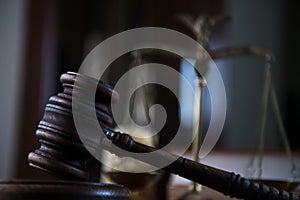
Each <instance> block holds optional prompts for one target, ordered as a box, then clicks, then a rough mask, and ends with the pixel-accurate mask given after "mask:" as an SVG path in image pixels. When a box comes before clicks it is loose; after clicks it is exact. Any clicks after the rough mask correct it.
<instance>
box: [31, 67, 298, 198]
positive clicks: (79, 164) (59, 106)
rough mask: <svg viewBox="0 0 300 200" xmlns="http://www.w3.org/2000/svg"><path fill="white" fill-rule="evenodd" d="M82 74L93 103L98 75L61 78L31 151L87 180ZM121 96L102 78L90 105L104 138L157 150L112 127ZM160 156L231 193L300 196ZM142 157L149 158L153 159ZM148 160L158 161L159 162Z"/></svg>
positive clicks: (38, 161)
mask: <svg viewBox="0 0 300 200" xmlns="http://www.w3.org/2000/svg"><path fill="white" fill-rule="evenodd" d="M76 76H77V77H79V76H80V77H81V78H80V80H82V81H83V83H82V84H80V86H81V85H82V88H76V91H79V92H80V95H82V101H81V103H82V105H83V106H84V105H85V104H89V103H88V102H86V101H85V98H84V97H85V96H84V95H85V92H84V90H85V89H86V88H88V87H85V86H88V85H89V84H91V83H93V82H94V81H95V80H94V79H92V78H89V77H84V76H83V75H80V74H76V73H72V72H68V73H66V74H63V75H62V76H61V79H60V80H61V83H62V85H63V87H64V91H63V92H62V93H59V94H58V95H56V96H53V97H51V98H50V99H49V103H48V104H47V105H46V109H45V114H44V117H43V119H42V120H41V121H40V123H39V125H38V128H37V131H36V137H37V138H38V139H39V142H40V143H41V146H40V148H39V149H37V150H35V151H34V152H32V153H30V154H29V155H28V160H29V164H30V165H31V166H34V167H36V168H39V169H41V170H44V171H46V172H49V173H51V174H54V175H56V176H58V177H61V178H63V179H69V180H86V179H87V178H89V173H88V171H87V169H86V166H85V164H86V162H87V161H88V160H90V159H94V158H93V157H92V156H91V155H90V154H89V152H88V151H87V150H86V148H85V147H84V146H83V144H82V142H81V140H80V138H79V136H78V134H77V131H76V128H75V125H74V120H73V115H72V92H74V87H75V85H74V82H75V80H76ZM117 99H118V94H117V93H116V92H115V91H114V90H113V89H112V87H110V86H109V85H107V84H105V83H103V82H99V83H98V87H97V89H96V96H95V108H91V106H88V105H87V106H86V108H87V109H93V110H96V115H97V119H98V122H99V124H100V126H101V127H102V128H103V129H104V133H105V134H103V137H105V136H106V137H107V138H108V139H109V140H110V141H111V142H112V143H114V144H115V145H116V146H118V147H120V148H122V149H123V150H127V151H131V152H135V153H146V152H154V151H155V150H156V149H154V148H153V147H149V146H146V145H143V144H140V143H137V142H135V141H134V140H132V138H131V137H130V136H129V135H127V134H123V133H119V132H115V131H111V130H110V128H111V127H114V125H115V124H114V120H113V117H112V114H111V110H110V102H111V101H114V100H117ZM83 117H85V116H83ZM87 117H88V116H87ZM87 120H89V119H87ZM104 135H105V136H104ZM113 153H115V152H113ZM156 156H157V158H159V159H164V160H165V159H170V160H175V159H174V157H176V158H177V159H176V160H175V161H174V162H172V163H171V164H169V165H168V166H166V167H164V170H166V171H168V172H170V173H173V174H178V175H179V176H182V177H184V178H187V179H189V180H191V181H194V182H197V183H200V184H202V185H204V186H207V187H209V188H211V189H214V190H216V191H218V192H221V193H223V194H224V195H226V196H230V197H235V198H238V199H245V200H264V199H266V200H267V199H268V200H300V197H299V196H297V195H295V194H292V193H289V192H286V191H284V190H279V189H277V188H274V187H270V186H267V185H263V184H260V183H257V182H253V181H250V180H248V179H245V178H243V177H241V176H240V175H236V174H234V173H230V172H226V171H222V170H219V169H216V168H213V167H210V166H206V165H203V164H200V163H197V162H194V161H191V160H188V159H186V158H183V157H178V156H176V155H173V154H170V153H168V152H163V153H161V152H160V153H158V154H156ZM142 161H144V162H149V161H147V160H142ZM148 164H152V165H155V163H148Z"/></svg>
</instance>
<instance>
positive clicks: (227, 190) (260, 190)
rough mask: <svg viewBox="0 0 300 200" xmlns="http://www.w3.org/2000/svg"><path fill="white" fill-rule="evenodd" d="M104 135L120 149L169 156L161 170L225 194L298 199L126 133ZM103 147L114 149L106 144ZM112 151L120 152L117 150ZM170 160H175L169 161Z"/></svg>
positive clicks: (249, 198) (258, 198) (299, 199)
mask: <svg viewBox="0 0 300 200" xmlns="http://www.w3.org/2000/svg"><path fill="white" fill-rule="evenodd" d="M105 135H106V136H107V138H108V139H109V140H110V141H111V142H112V143H113V144H115V145H116V146H118V147H120V148H122V149H123V150H126V151H130V152H134V153H148V152H152V153H154V154H155V156H157V157H156V159H155V160H157V159H162V160H170V163H171V164H169V165H168V166H166V167H164V170H166V171H168V172H170V173H172V174H176V175H179V176H181V177H183V178H186V179H189V180H191V181H194V182H197V183H199V184H201V185H204V186H206V187H209V188H211V189H214V190H216V191H218V192H221V193H223V194H224V195H225V196H230V197H231V198H238V199H245V200H264V199H266V200H300V197H299V196H297V195H295V194H293V193H289V192H287V191H284V190H279V189H277V188H274V187H271V186H267V185H264V184H260V183H257V182H254V181H251V180H248V179H246V178H243V177H241V176H240V175H238V174H235V173H232V172H226V171H223V170H219V169H216V168H213V167H210V166H207V165H203V164H201V163H197V162H195V161H192V160H189V159H186V158H183V157H179V156H176V155H174V154H171V153H169V152H167V151H162V150H160V151H157V149H155V148H153V147H150V146H146V145H144V144H141V143H138V142H136V141H134V140H133V139H132V138H131V137H130V136H129V135H128V134H124V133H119V132H114V131H110V130H106V131H105ZM106 149H107V150H109V151H110V150H111V151H113V150H112V149H110V147H109V146H107V147H106ZM112 153H115V154H117V155H119V156H122V155H120V152H112ZM137 159H140V160H141V161H143V162H146V163H148V164H150V165H153V166H156V167H159V166H157V163H156V162H154V161H153V160H151V159H145V158H143V157H142V156H141V157H138V158H137ZM172 160H175V161H174V162H171V161H172Z"/></svg>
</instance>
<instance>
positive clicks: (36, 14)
mask: <svg viewBox="0 0 300 200" xmlns="http://www.w3.org/2000/svg"><path fill="white" fill-rule="evenodd" d="M12 2H13V3H11V2H10V1H1V4H0V6H1V7H2V8H3V10H5V8H14V7H13V6H15V7H18V9H19V10H13V11H16V12H22V13H23V15H22V16H20V18H21V21H22V23H21V24H20V26H21V27H22V29H21V32H20V33H19V35H20V36H19V37H21V39H20V43H22V45H21V46H20V48H19V49H18V51H20V53H19V54H20V55H19V57H20V59H21V61H20V62H19V64H18V65H19V66H20V67H19V68H18V69H19V70H18V72H15V73H16V74H17V75H16V76H12V77H13V78H14V79H16V81H17V82H18V84H17V86H16V88H17V89H16V91H18V92H17V93H14V94H15V95H16V96H15V98H14V96H13V95H14V94H11V95H12V99H13V102H15V105H16V106H13V105H12V106H13V107H14V110H13V111H10V110H9V107H6V106H5V102H6V101H3V103H2V102H1V103H2V104H4V105H3V109H5V107H6V108H7V109H6V110H5V111H6V112H8V113H9V112H14V113H16V114H14V115H13V116H11V121H12V122H10V123H11V124H12V125H11V127H13V128H12V129H5V127H4V128H3V126H4V125H5V118H6V116H8V115H7V114H5V112H2V111H1V112H2V113H1V116H0V117H1V118H0V120H1V121H3V126H2V124H1V126H2V127H0V128H2V129H1V130H0V131H1V135H0V136H1V138H0V143H1V142H3V143H6V142H5V141H8V143H6V146H7V148H4V146H5V145H4V146H3V149H1V151H2V152H3V153H2V154H0V155H1V156H2V155H3V161H4V162H5V163H6V164H5V167H3V169H2V170H1V171H0V172H1V173H0V178H1V177H17V178H38V177H41V176H45V175H42V174H40V173H39V172H36V171H35V170H34V169H31V168H29V167H27V161H26V158H27V154H28V152H30V151H32V150H33V149H35V147H37V146H38V144H37V141H36V139H35V138H34V132H35V129H36V126H37V123H38V121H39V120H40V119H41V117H42V115H43V109H44V106H45V104H46V103H47V99H48V98H49V96H51V95H53V94H55V93H57V92H59V91H60V90H61V86H60V85H59V76H60V75H61V74H62V73H64V72H66V71H77V70H78V68H79V66H80V64H81V63H82V61H83V59H84V58H85V56H86V55H87V54H88V52H89V51H90V50H92V49H93V48H94V47H95V46H96V45H97V44H99V43H100V42H101V41H103V40H104V39H106V38H108V37H110V36H112V35H114V34H116V33H119V32H122V31H124V30H128V29H132V28H137V27H144V26H158V27H165V28H170V29H174V30H178V31H180V32H182V33H185V34H187V35H189V36H190V37H193V38H195V36H194V35H193V33H192V32H191V31H190V30H188V29H187V28H186V27H185V26H183V25H182V23H180V22H179V21H178V20H176V19H175V17H174V16H175V14H178V13H183V12H184V13H189V14H191V15H192V16H194V17H196V16H198V15H207V16H217V15H220V14H227V15H229V16H230V17H231V20H230V21H229V22H227V23H225V24H223V25H221V26H220V27H219V28H218V29H216V30H215V31H214V32H213V33H212V35H211V47H212V48H218V47H221V46H231V45H239V44H240V45H250V44H251V45H256V46H259V47H261V48H263V49H268V50H270V51H272V52H274V54H275V56H276V63H275V64H274V67H273V68H272V69H274V70H273V71H272V72H274V82H275V86H276V89H277V90H278V97H279V103H280V108H281V109H282V112H283V117H284V123H285V126H286V129H287V132H288V137H289V140H290V144H291V146H292V147H293V149H295V150H297V149H298V148H299V147H300V140H299V139H298V138H299V137H298V127H297V126H298V123H299V113H300V106H299V104H298V102H299V100H300V90H299V88H298V85H299V81H298V80H299V79H298V74H299V72H300V67H299V66H298V65H299V64H298V47H299V45H300V44H299V38H298V37H299V35H300V34H299V27H298V26H297V24H298V19H297V18H296V13H297V12H298V9H297V7H296V6H295V4H294V3H293V2H292V1H279V0H278V1H265V2H263V3H262V2H261V1H255V2H254V1H245V2H243V3H241V2H238V1H226V0H212V1H196V0H192V1H179V0H176V1H174V0H173V1H159V0H153V1H139V0H132V1H110V0H101V1H98V0H88V1H84V0H82V1H79V0H75V1H71V0H63V1H58V0H53V1H47V0H40V1H34V0H27V1H23V2H22V3H20V2H19V1H16V2H14V1H12ZM11 5H12V6H11ZM2 14H3V13H2ZM4 14H5V13H4ZM4 14H3V15H4ZM7 15H8V16H9V13H8V14H7ZM12 15H13V13H12ZM9 20H10V18H9V17H7V16H3V17H2V21H3V22H6V21H9ZM2 21H1V22H2ZM11 23H14V21H12V22H11ZM4 24H5V25H7V23H4ZM8 24H9V23H8ZM0 28H1V29H2V30H1V32H4V31H5V29H6V26H1V27H0ZM8 30H9V29H8ZM9 34H10V33H8V35H9ZM3 35H4V34H3ZM0 37H1V35H0ZM12 37H13V36H12ZM3 38H4V37H3ZM4 40H5V38H4V39H3V41H4ZM1 41H2V40H1ZM1 52H2V51H1ZM3 52H4V51H3ZM2 56H3V55H2ZM1 58H2V57H1ZM145 60H147V61H156V62H160V63H164V64H167V65H170V66H173V67H174V68H175V69H179V58H177V57H175V56H173V55H161V54H159V53H157V54H154V55H150V56H148V57H147V56H146V58H145ZM253 60H254V61H252V60H251V58H241V59H239V58H238V59H233V60H229V61H228V60H227V61H224V63H223V64H224V66H225V67H221V69H220V71H221V72H222V73H223V74H224V76H226V77H224V82H225V86H226V91H227V95H228V111H227V112H228V113H227V115H228V118H227V120H226V124H225V127H224V133H222V136H221V138H220V140H219V142H218V147H222V148H229V149H240V148H246V149H248V148H255V147H256V145H257V137H255V134H256V133H255V132H256V131H257V118H258V117H257V116H259V115H256V113H257V112H259V106H258V105H259V97H260V95H261V90H260V88H259V87H261V84H260V83H262V75H261V74H262V70H261V69H259V70H261V71H259V70H258V71H259V72H258V73H257V71H256V68H252V66H250V67H248V65H261V66H263V64H264V63H263V62H261V61H258V60H255V59H253ZM130 61H131V60H130V59H129V58H126V57H124V58H121V59H119V60H118V61H116V62H115V63H114V64H113V66H112V70H111V71H110V72H109V76H111V81H112V82H114V79H115V78H116V77H118V76H120V74H122V72H123V71H124V70H127V69H128V68H129V63H130ZM120 65H121V66H122V68H121V69H120V67H119V69H117V68H118V66H120ZM240 65H244V66H243V67H240V68H239V67H237V66H240ZM114 66H115V67H114ZM226 66H227V68H226ZM6 67H7V66H5V63H2V64H1V70H2V69H3V73H2V75H3V74H4V73H5V72H7V70H6ZM257 74H260V75H257ZM3 77H4V76H3ZM1 78H2V76H1ZM2 80H6V79H2ZM10 81H12V82H14V80H10ZM253 83H254V84H253ZM1 84H2V85H3V86H2V87H1V89H2V88H3V91H2V90H1V93H2V94H1V95H3V96H4V97H5V96H6V91H7V90H9V86H4V85H5V84H6V82H4V81H3V82H1ZM1 97H2V96H1ZM2 99H4V100H5V98H2ZM156 101H157V102H158V103H161V104H163V105H165V106H166V110H167V112H168V122H167V124H166V126H165V127H164V130H168V131H169V132H170V133H172V132H175V131H176V128H177V125H178V117H177V116H178V106H177V101H176V100H175V99H174V98H173V97H172V95H171V94H169V93H168V92H166V91H165V89H163V88H157V96H156ZM1 109H2V107H1ZM268 116H269V118H270V119H269V118H268V124H269V125H268V128H267V131H268V134H267V139H266V142H267V145H266V147H267V148H271V149H274V148H279V149H282V142H281V139H280V137H279V133H278V131H277V127H276V124H275V121H274V119H273V118H274V117H273V114H272V112H271V111H270V110H269V111H268ZM9 131H12V132H13V134H14V137H13V138H14V139H6V138H7V137H9V134H10V133H8V132H9ZM167 140H168V139H167V138H162V139H161V144H164V143H165V142H166V141H167ZM1 159H2V158H1ZM0 168H1V167H0Z"/></svg>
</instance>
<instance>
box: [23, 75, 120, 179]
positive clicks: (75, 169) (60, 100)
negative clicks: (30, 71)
mask: <svg viewBox="0 0 300 200" xmlns="http://www.w3.org/2000/svg"><path fill="white" fill-rule="evenodd" d="M78 77H80V81H81V82H82V83H81V84H80V87H82V88H77V89H76V91H83V92H82V93H81V94H80V95H82V101H81V103H82V105H83V106H87V108H88V102H85V96H84V95H85V93H84V90H85V89H86V88H88V86H89V84H94V81H96V80H94V79H92V78H90V77H85V76H83V75H80V74H77V73H73V72H68V73H65V74H63V75H62V76H61V78H60V82H61V84H62V86H63V88H64V90H63V92H62V93H59V94H57V95H56V96H52V97H50V99H49V102H48V104H47V105H46V108H45V113H44V116H43V118H42V120H41V121H40V122H39V124H38V127H37V130H36V137H37V138H38V139H39V142H40V144H41V145H40V148H39V149H37V150H35V151H34V152H31V153H30V154H29V155H28V161H29V165H31V166H33V167H36V168H38V169H41V170H43V171H46V172H48V173H50V174H53V175H55V176H57V177H60V178H63V179H68V180H86V179H87V178H88V172H87V169H86V166H85V165H86V162H87V161H89V160H90V159H93V158H92V156H91V155H90V154H89V152H88V151H87V150H86V148H85V147H84V145H83V144H82V142H81V140H80V138H79V136H78V134H77V131H76V127H75V124H74V120H73V114H72V93H73V92H74V87H75V85H74V84H75V80H76V78H78ZM96 84H97V89H96V95H95V108H94V110H96V116H97V119H98V122H99V124H100V125H101V127H104V128H105V127H106V128H107V127H113V126H114V121H113V118H112V117H111V110H110V102H111V101H114V100H116V99H118V94H117V93H116V92H115V91H114V90H113V89H112V87H111V86H109V85H107V84H105V83H103V82H101V81H99V82H97V83H96ZM76 86H77V85H76Z"/></svg>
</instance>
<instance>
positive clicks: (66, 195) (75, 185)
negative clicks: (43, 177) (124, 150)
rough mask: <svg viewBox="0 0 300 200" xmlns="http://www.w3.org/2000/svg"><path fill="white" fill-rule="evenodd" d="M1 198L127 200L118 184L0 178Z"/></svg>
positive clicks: (29, 199) (125, 190)
mask: <svg viewBox="0 0 300 200" xmlns="http://www.w3.org/2000/svg"><path fill="white" fill-rule="evenodd" d="M0 199H1V200H52V199H55V200H92V199H103V200H114V199H115V200H128V199H129V193H128V190H127V189H126V188H125V187H123V186H120V185H113V184H101V183H88V182H71V181H33V180H9V181H5V180H2V181H1V180H0Z"/></svg>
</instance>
